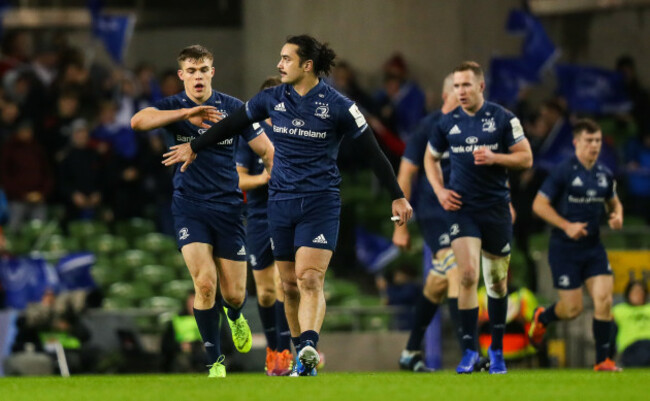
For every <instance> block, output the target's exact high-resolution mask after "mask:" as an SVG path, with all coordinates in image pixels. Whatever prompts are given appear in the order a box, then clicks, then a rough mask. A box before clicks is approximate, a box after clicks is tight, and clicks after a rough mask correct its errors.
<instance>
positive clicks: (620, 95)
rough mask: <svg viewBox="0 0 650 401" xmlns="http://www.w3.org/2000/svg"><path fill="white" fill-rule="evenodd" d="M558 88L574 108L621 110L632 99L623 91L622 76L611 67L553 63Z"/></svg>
mask: <svg viewBox="0 0 650 401" xmlns="http://www.w3.org/2000/svg"><path fill="white" fill-rule="evenodd" d="M555 72H556V74H557V82H558V92H559V94H560V95H562V96H563V97H564V98H565V99H566V101H567V104H568V106H569V109H570V110H572V111H575V112H581V113H590V114H607V113H625V112H628V111H629V110H630V109H631V108H632V103H631V102H630V101H629V99H628V98H627V96H626V94H625V88H624V86H623V76H622V75H621V74H620V73H618V72H615V71H610V70H606V69H603V68H598V67H591V66H579V65H569V64H565V65H557V66H556V67H555Z"/></svg>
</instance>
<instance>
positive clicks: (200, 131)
mask: <svg viewBox="0 0 650 401" xmlns="http://www.w3.org/2000/svg"><path fill="white" fill-rule="evenodd" d="M207 130H208V128H199V130H198V131H197V132H198V133H199V135H203V134H205V132H206V131H207Z"/></svg>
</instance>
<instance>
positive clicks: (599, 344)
mask: <svg viewBox="0 0 650 401" xmlns="http://www.w3.org/2000/svg"><path fill="white" fill-rule="evenodd" d="M592 327H593V331H594V340H596V364H599V363H601V362H602V361H604V360H605V359H607V358H608V357H609V354H610V347H611V343H610V340H611V338H612V336H611V332H612V322H610V321H607V320H598V319H594V321H593V326H592Z"/></svg>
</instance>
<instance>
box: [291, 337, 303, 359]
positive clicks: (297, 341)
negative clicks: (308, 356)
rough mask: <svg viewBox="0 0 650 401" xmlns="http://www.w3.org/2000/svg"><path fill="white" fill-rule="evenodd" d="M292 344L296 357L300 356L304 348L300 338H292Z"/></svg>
mask: <svg viewBox="0 0 650 401" xmlns="http://www.w3.org/2000/svg"><path fill="white" fill-rule="evenodd" d="M291 343H292V344H293V348H295V350H296V355H298V354H299V353H300V351H301V350H302V346H301V345H300V337H291Z"/></svg>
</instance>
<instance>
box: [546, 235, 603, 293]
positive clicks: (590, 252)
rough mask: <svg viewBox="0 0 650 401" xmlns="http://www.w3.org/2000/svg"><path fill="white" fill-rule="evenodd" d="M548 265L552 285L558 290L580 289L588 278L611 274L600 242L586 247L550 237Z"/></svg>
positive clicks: (585, 245)
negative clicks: (549, 266) (551, 276)
mask: <svg viewBox="0 0 650 401" xmlns="http://www.w3.org/2000/svg"><path fill="white" fill-rule="evenodd" d="M548 263H549V265H551V274H552V275H553V285H554V286H555V288H557V289H558V290H572V289H575V288H580V287H581V286H582V284H583V283H584V282H585V281H586V280H587V279H588V278H590V277H594V276H599V275H603V274H607V275H609V274H612V268H611V266H610V264H609V261H608V260H607V252H606V251H605V247H604V246H603V244H602V243H601V242H600V241H596V242H594V243H592V244H588V245H587V244H582V243H571V242H568V241H567V240H563V239H559V238H554V237H551V241H550V242H549V245H548Z"/></svg>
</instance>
